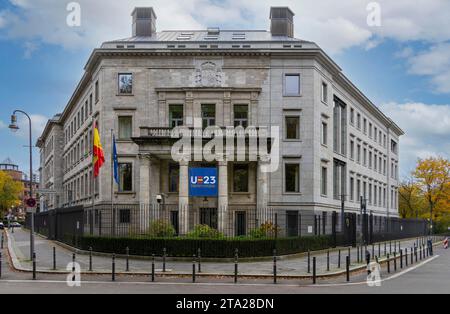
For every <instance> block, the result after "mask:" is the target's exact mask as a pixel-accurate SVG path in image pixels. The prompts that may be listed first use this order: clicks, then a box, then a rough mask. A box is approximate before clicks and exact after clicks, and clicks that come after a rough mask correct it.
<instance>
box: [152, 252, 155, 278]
mask: <svg viewBox="0 0 450 314" xmlns="http://www.w3.org/2000/svg"><path fill="white" fill-rule="evenodd" d="M152 282H155V254H152Z"/></svg>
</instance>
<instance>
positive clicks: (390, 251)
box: [389, 241, 392, 254]
mask: <svg viewBox="0 0 450 314" xmlns="http://www.w3.org/2000/svg"><path fill="white" fill-rule="evenodd" d="M389 254H392V241H389Z"/></svg>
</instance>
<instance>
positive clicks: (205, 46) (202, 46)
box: [199, 45, 208, 49]
mask: <svg viewBox="0 0 450 314" xmlns="http://www.w3.org/2000/svg"><path fill="white" fill-rule="evenodd" d="M199 47H200V48H202V49H204V48H208V45H200V46H199Z"/></svg>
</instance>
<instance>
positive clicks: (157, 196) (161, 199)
mask: <svg viewBox="0 0 450 314" xmlns="http://www.w3.org/2000/svg"><path fill="white" fill-rule="evenodd" d="M156 201H157V202H158V204H161V203H162V201H163V196H162V195H161V194H158V195H156Z"/></svg>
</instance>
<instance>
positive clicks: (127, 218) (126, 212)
mask: <svg viewBox="0 0 450 314" xmlns="http://www.w3.org/2000/svg"><path fill="white" fill-rule="evenodd" d="M119 223H121V224H129V223H131V210H130V209H120V210H119Z"/></svg>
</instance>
